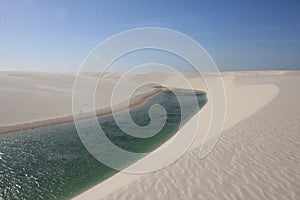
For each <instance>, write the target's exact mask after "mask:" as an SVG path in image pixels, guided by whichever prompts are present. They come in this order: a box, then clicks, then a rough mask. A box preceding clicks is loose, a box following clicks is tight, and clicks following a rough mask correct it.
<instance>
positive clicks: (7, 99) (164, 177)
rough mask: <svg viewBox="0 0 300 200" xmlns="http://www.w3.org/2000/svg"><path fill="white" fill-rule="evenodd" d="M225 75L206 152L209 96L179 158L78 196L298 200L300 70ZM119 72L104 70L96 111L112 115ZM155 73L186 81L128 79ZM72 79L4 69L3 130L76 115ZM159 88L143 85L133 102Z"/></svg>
mask: <svg viewBox="0 0 300 200" xmlns="http://www.w3.org/2000/svg"><path fill="white" fill-rule="evenodd" d="M184 75H185V77H186V78H187V79H188V80H189V83H190V84H191V85H192V87H193V89H195V90H200V91H204V92H208V91H207V87H206V86H205V82H204V81H203V79H201V78H199V77H198V76H195V75H194V74H193V73H185V74H184ZM221 75H222V78H223V82H224V86H225V90H226V97H227V104H226V110H227V113H226V118H225V124H224V129H223V132H222V134H221V137H220V139H219V141H218V143H217V144H216V146H215V147H214V149H213V150H212V152H211V153H210V154H209V155H208V156H207V157H205V158H204V159H200V158H199V157H198V153H199V147H200V146H201V144H202V142H203V140H204V137H205V133H206V131H207V129H208V126H209V119H210V116H211V106H212V105H211V104H210V102H209V101H208V104H207V105H206V106H205V107H204V108H203V109H202V110H200V111H199V113H197V114H196V115H195V116H194V117H193V118H192V119H191V120H190V121H189V122H188V123H187V124H186V125H185V126H184V127H183V128H182V129H181V130H180V131H182V132H188V131H189V126H190V125H189V124H191V123H193V120H197V119H199V120H200V122H201V125H200V127H199V130H197V131H198V134H197V138H196V139H195V141H194V142H193V144H192V145H191V146H190V148H189V149H188V151H186V152H185V154H184V155H183V156H182V157H181V158H180V159H179V160H177V161H176V162H175V163H173V164H172V165H170V166H168V167H166V168H164V169H162V170H159V171H156V172H151V173H146V174H127V173H123V172H120V173H118V174H117V175H114V176H113V177H111V178H109V179H107V180H105V181H104V182H102V183H100V184H98V185H96V186H95V187H93V188H91V189H90V190H88V191H86V192H84V193H82V194H81V195H79V196H77V197H76V198H74V199H299V198H300V189H299V188H300V171H299V169H300V162H299V160H300V148H299V147H300V135H299V130H300V124H299V121H300V107H299V102H300V94H299V92H298V91H299V89H300V88H299V86H300V72H299V71H244V72H222V74H221ZM120 76H121V74H118V73H108V74H105V76H104V81H105V83H104V88H105V89H104V90H103V89H102V90H101V92H96V95H95V98H96V99H99V101H96V109H97V110H98V112H99V113H98V114H109V112H110V111H109V107H110V97H111V91H112V89H113V86H114V84H115V82H116V81H117V80H118V79H119V78H120ZM150 77H155V79H157V80H164V82H163V83H164V85H165V86H168V87H175V88H180V87H182V86H181V84H180V83H179V82H178V81H177V80H178V79H177V78H178V77H176V75H174V74H171V73H155V72H153V73H143V74H135V75H128V76H127V77H126V78H125V79H126V80H127V81H126V83H128V84H134V83H135V81H137V80H138V79H147V78H149V79H150ZM84 78H85V80H86V83H85V84H86V87H87V88H88V87H89V80H90V79H95V78H97V74H94V73H86V74H84ZM214 78H215V77H214V75H213V74H212V75H211V76H209V79H211V80H213V79H214ZM74 80H75V74H71V73H46V72H43V73H42V72H1V73H0V101H1V104H0V108H1V115H0V133H1V131H2V132H7V131H13V130H19V129H23V128H33V127H39V126H44V125H49V124H53V123H63V122H66V121H70V120H72V88H73V83H74ZM126 87H128V85H124V88H126ZM103 91H104V92H103ZM158 91H159V89H157V88H154V87H146V88H143V89H142V91H140V92H138V93H137V94H136V95H135V98H136V99H135V100H134V103H133V104H132V106H134V105H137V104H139V103H141V102H143V101H144V100H145V99H147V97H149V96H151V95H153V94H155V93H156V92H158ZM121 104H122V101H120V105H121ZM49 108H51V109H49ZM83 111H85V110H84V105H83Z"/></svg>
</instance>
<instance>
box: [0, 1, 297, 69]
mask: <svg viewBox="0 0 300 200" xmlns="http://www.w3.org/2000/svg"><path fill="white" fill-rule="evenodd" d="M147 26H155V27H164V28H170V29H174V30H177V31H180V32H182V33H184V34H187V35H189V36H190V37H192V38H193V39H195V40H196V41H198V42H199V43H200V44H201V45H202V46H203V47H204V48H205V49H206V50H207V51H208V52H209V54H210V55H211V56H212V58H213V59H214V61H215V62H216V64H217V65H218V67H219V68H220V70H258V69H300V1H275V0H274V1H220V0H216V1H180V0H176V1H136V0H131V1H38V0H23V1H22V0H18V1H14V0H11V1H8V0H7V1H4V0H3V1H1V3H0V44H1V45H0V70H38V71H76V70H77V69H78V68H79V66H80V64H81V62H82V61H83V59H84V58H85V57H86V56H87V54H88V53H89V51H90V50H92V49H93V48H94V47H95V46H96V45H97V44H98V43H100V42H101V41H103V40H105V39H106V38H107V37H109V36H111V35H114V34H117V33H119V32H121V31H125V30H128V29H132V28H138V27H147Z"/></svg>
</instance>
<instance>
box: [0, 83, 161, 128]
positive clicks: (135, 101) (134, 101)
mask: <svg viewBox="0 0 300 200" xmlns="http://www.w3.org/2000/svg"><path fill="white" fill-rule="evenodd" d="M161 91H163V88H154V89H153V90H152V91H149V92H146V93H142V94H137V95H135V96H133V97H132V98H131V99H130V102H129V108H133V107H136V106H139V105H141V104H142V103H144V102H145V101H146V100H147V99H148V98H150V97H151V96H154V95H156V94H158V93H159V92H161ZM115 106H116V107H118V109H115V111H116V112H121V111H123V110H125V109H127V101H126V100H125V101H124V102H121V103H119V104H116V105H115ZM95 113H96V116H97V117H101V116H105V115H110V114H112V109H111V107H107V108H103V109H98V110H96V111H95V112H85V113H80V114H78V115H77V117H76V119H79V120H83V119H88V118H91V117H93V116H95ZM73 121H74V117H73V115H68V116H65V117H57V118H52V119H46V120H41V121H34V122H28V123H24V124H16V125H10V126H2V127H0V134H5V133H10V132H15V131H21V130H28V129H34V128H42V127H47V126H51V125H58V124H63V123H69V122H73Z"/></svg>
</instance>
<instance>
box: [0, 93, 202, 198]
mask: <svg viewBox="0 0 300 200" xmlns="http://www.w3.org/2000/svg"><path fill="white" fill-rule="evenodd" d="M176 93H177V94H179V95H182V97H184V98H185V101H184V105H182V106H183V107H184V109H187V110H188V111H189V112H187V113H185V114H184V115H183V113H181V109H180V106H179V102H178V100H177V98H176V96H175V95H174V93H173V92H172V91H169V90H166V91H163V92H160V93H158V94H156V95H154V96H152V97H150V98H149V99H148V100H146V101H145V102H144V103H143V104H141V105H140V106H138V107H135V108H132V109H131V110H130V113H131V116H132V118H133V120H134V121H135V122H136V124H138V125H140V126H145V125H147V124H148V123H149V122H150V118H149V115H148V111H149V108H150V107H151V106H152V105H153V104H161V105H162V106H163V107H164V108H165V110H166V112H167V120H166V123H165V125H164V127H163V128H162V130H161V131H160V132H159V133H158V134H156V135H154V136H152V137H149V138H136V137H132V136H130V135H127V134H126V133H124V132H123V131H122V130H120V129H119V128H118V126H117V124H116V122H115V121H114V118H113V116H111V115H109V116H102V117H99V118H98V121H99V123H100V125H101V127H102V128H103V130H104V132H105V134H106V136H107V137H108V138H109V139H110V140H111V141H112V142H113V143H114V144H115V145H117V146H119V147H120V148H123V149H124V150H128V151H132V152H151V151H153V150H154V149H156V148H157V147H159V146H160V145H161V144H162V143H164V142H165V141H167V140H168V139H169V138H170V137H172V136H173V135H174V134H175V133H176V132H177V131H178V129H179V128H180V122H181V119H183V121H182V122H183V124H184V123H185V122H186V121H188V120H189V119H190V118H191V117H192V116H193V115H194V114H195V113H197V112H198V111H199V109H201V108H202V107H203V106H204V105H205V104H206V102H207V98H206V95H205V94H204V93H201V92H196V93H195V92H194V91H189V90H177V92H176ZM194 94H196V96H197V101H198V105H197V106H194V105H192V104H191V103H190V101H189V98H192V96H193V95H194ZM119 115H120V116H121V118H122V115H124V114H123V113H122V112H121V113H119ZM87 122H88V120H87ZM125 122H126V118H125V117H124V123H125ZM88 131H91V130H87V132H88ZM141 134H145V133H141ZM137 159H139V158H138V157H137V158H136V160H137ZM121 162H122V163H124V167H126V166H128V165H130V164H132V162H134V160H131V161H125V160H124V161H121ZM117 172H118V171H116V170H114V169H112V168H110V167H108V166H106V165H104V164H102V163H100V162H99V161H97V160H96V159H95V158H94V157H93V156H92V155H91V154H90V153H89V152H88V151H87V150H86V149H85V147H84V146H83V144H82V143H81V141H80V139H79V137H78V135H77V133H76V128H75V125H74V123H65V124H59V125H53V126H48V127H43V128H36V129H32V130H23V131H17V132H13V133H8V134H2V135H0V197H1V198H3V199H69V198H71V197H73V196H76V195H77V194H79V193H81V192H83V191H84V190H87V189H88V188H90V187H92V186H94V185H95V184H98V183H99V182H101V181H103V180H105V179H107V178H108V177H110V176H112V175H114V174H115V173H117ZM1 198H0V199H1Z"/></svg>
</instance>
